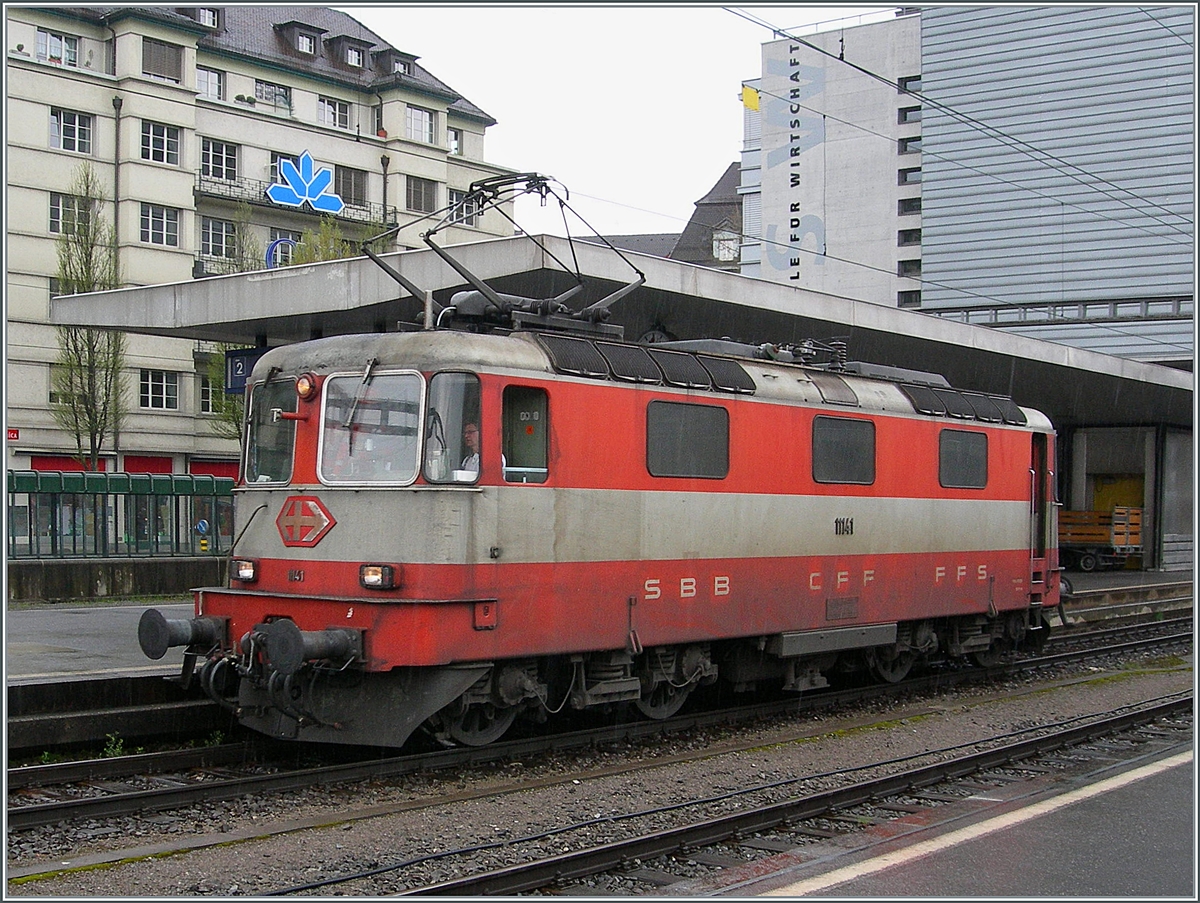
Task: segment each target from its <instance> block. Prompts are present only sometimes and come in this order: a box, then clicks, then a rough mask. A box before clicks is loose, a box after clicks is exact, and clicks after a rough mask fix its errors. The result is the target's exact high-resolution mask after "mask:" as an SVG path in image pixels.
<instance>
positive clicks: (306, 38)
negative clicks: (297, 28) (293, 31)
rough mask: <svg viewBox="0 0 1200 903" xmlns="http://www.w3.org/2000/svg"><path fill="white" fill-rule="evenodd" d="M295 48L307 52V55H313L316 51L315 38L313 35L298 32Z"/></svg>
mask: <svg viewBox="0 0 1200 903" xmlns="http://www.w3.org/2000/svg"><path fill="white" fill-rule="evenodd" d="M296 49H297V50H299V51H300V52H301V53H307V54H308V55H309V56H314V55H315V54H316V52H317V39H316V37H315V36H313V35H310V34H305V33H304V32H300V33H299V34H297V35H296Z"/></svg>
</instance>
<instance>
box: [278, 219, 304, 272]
mask: <svg viewBox="0 0 1200 903" xmlns="http://www.w3.org/2000/svg"><path fill="white" fill-rule="evenodd" d="M289 240H290V241H293V242H295V243H296V244H295V245H294V244H289V243H288V241H289ZM277 241H278V242H279V244H277V245H275V265H276V266H281V267H286V266H291V263H292V252H293V251H295V249H296V245H298V244H300V233H299V232H293V231H292V230H291V229H276V228H274V227H272V229H271V244H274V243H275V242H277Z"/></svg>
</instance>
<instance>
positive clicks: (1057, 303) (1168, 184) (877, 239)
mask: <svg viewBox="0 0 1200 903" xmlns="http://www.w3.org/2000/svg"><path fill="white" fill-rule="evenodd" d="M1194 16H1195V11H1194V7H1192V6H1190V5H1172V6H1157V7H1154V6H1147V7H1134V6H1092V7H1086V6H1084V7H1081V6H1046V7H1027V6H991V7H978V6H971V7H963V6H958V7H953V6H951V7H936V6H935V7H922V8H915V7H907V8H899V9H897V10H895V11H894V13H893V14H891V15H890V16H888V17H885V18H883V19H880V20H879V21H869V22H868V21H861V22H860V21H858V20H855V21H850V22H839V23H826V24H824V25H822V26H818V27H817V28H816V30H815V31H814V30H805V31H801V32H797V34H796V35H795V37H794V38H783V39H780V40H775V41H772V42H770V43H768V44H764V45H763V64H762V72H761V74H760V77H759V78H757V79H752V80H749V81H747V82H746V83H745V86H746V87H747V88H748V89H749V91H747V92H746V95H747V96H748V97H750V98H752V99H756V101H757V107H758V109H751V107H752V106H754V105H755V104H754V103H753V102H752V103H751V104H750V106H748V107H747V111H746V125H745V141H744V148H745V149H744V151H743V165H742V182H741V188H740V192H741V193H742V195H743V205H744V216H743V219H744V222H745V223H746V224H747V225H746V229H745V231H746V233H747V237H746V239H745V241H744V243H743V247H742V252H741V261H742V272H743V273H746V274H749V275H756V276H759V277H760V278H764V279H770V280H773V281H779V282H784V283H788V284H792V285H799V286H803V287H805V288H811V289H817V290H820V291H827V292H831V293H833V294H838V295H844V296H847V297H851V298H855V299H858V300H862V301H869V302H872V303H876V304H883V305H889V306H893V305H894V306H898V307H902V308H910V309H914V310H920V311H923V312H925V313H930V314H934V315H937V316H943V317H949V318H953V319H956V320H958V321H960V322H968V323H977V324H980V325H986V326H989V327H992V328H997V329H1002V330H1005V331H1011V332H1016V333H1019V334H1021V335H1025V336H1030V337H1034V338H1040V339H1045V340H1048V341H1054V342H1060V343H1064V344H1068V345H1073V346H1076V347H1081V348H1087V349H1089V350H1094V351H1100V352H1104V353H1108V354H1114V355H1118V356H1125V357H1131V358H1135V359H1138V360H1143V361H1151V362H1156V363H1163V364H1167V365H1171V366H1179V367H1185V368H1188V369H1190V368H1191V366H1192V363H1191V362H1192V357H1193V354H1194V345H1193V339H1192V333H1193V329H1194V302H1195V297H1194V282H1195V260H1194V257H1195V255H1194V246H1195V229H1194V192H1195V153H1194V152H1195V146H1194V128H1195V100H1194V85H1195V81H1194V77H1195V73H1194V50H1193V40H1194V38H1193V35H1194ZM756 226H757V228H755V227H756Z"/></svg>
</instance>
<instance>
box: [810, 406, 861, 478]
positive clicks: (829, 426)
mask: <svg viewBox="0 0 1200 903" xmlns="http://www.w3.org/2000/svg"><path fill="white" fill-rule="evenodd" d="M812 473H813V479H814V480H815V481H816V482H818V483H860V484H863V485H866V486H869V485H871V484H872V483H874V482H875V424H874V423H872V422H871V421H870V420H851V419H849V418H846V417H816V418H814V419H813V427H812Z"/></svg>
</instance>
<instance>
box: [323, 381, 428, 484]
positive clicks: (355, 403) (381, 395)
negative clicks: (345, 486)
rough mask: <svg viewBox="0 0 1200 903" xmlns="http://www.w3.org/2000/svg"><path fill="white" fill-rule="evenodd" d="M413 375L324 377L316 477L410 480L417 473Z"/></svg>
mask: <svg viewBox="0 0 1200 903" xmlns="http://www.w3.org/2000/svg"><path fill="white" fill-rule="evenodd" d="M423 386H424V380H422V379H421V376H420V374H417V373H411V372H407V373H381V374H375V373H373V372H372V371H371V368H370V367H368V368H367V371H366V372H365V373H353V374H339V375H337V376H331V377H329V378H328V379H327V380H325V390H324V392H323V408H322V414H321V440H320V443H321V444H320V449H321V450H320V470H319V476H320V477H321V480H322V481H323V482H327V483H411V482H412V481H413V480H415V479H416V476H417V440H418V438H419V433H420V431H419V424H420V410H421V395H422V388H423Z"/></svg>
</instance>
